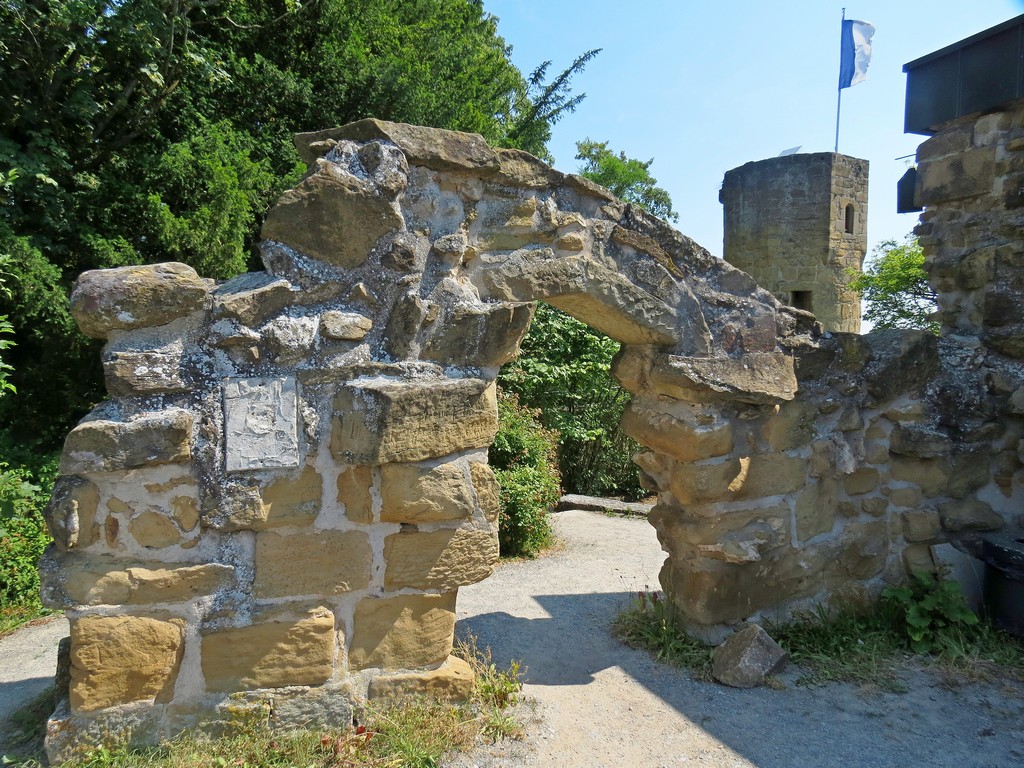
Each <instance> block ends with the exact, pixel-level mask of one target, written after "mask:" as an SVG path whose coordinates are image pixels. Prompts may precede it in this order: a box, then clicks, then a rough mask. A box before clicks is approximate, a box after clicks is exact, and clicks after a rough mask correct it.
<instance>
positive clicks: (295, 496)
mask: <svg viewBox="0 0 1024 768" xmlns="http://www.w3.org/2000/svg"><path fill="white" fill-rule="evenodd" d="M322 499H323V480H322V479H321V477H320V475H319V474H318V473H317V471H316V470H315V469H313V467H306V468H305V469H304V470H302V474H300V475H299V476H298V477H282V478H281V479H279V480H275V481H274V482H272V483H271V484H270V485H268V486H265V487H261V488H260V500H261V501H262V505H263V520H262V521H258V522H256V523H254V525H253V530H256V531H262V530H266V529H268V528H280V527H282V526H288V525H294V526H306V525H312V524H313V521H315V520H316V516H317V514H318V513H319V512H320V504H321V501H322Z"/></svg>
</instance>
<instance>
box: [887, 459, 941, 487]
mask: <svg viewBox="0 0 1024 768" xmlns="http://www.w3.org/2000/svg"><path fill="white" fill-rule="evenodd" d="M889 467H890V472H891V474H892V479H893V480H902V481H904V482H908V483H915V484H917V485H918V486H920V488H921V491H922V492H923V493H924V495H925V496H937V495H939V494H940V493H942V492H943V491H944V490H945V489H946V486H947V485H948V483H949V462H947V461H946V460H945V459H914V458H910V457H904V456H893V457H892V461H891V462H890V465H889Z"/></svg>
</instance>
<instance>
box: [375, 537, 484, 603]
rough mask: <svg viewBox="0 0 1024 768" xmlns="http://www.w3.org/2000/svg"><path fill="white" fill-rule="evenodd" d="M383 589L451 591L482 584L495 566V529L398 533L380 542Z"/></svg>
mask: <svg viewBox="0 0 1024 768" xmlns="http://www.w3.org/2000/svg"><path fill="white" fill-rule="evenodd" d="M384 560H385V561H386V562H387V570H386V571H385V572H384V588H385V589H389V590H398V589H402V588H403V587H412V588H414V589H440V590H444V591H447V590H452V589H455V588H456V587H461V586H465V585H466V584H475V583H476V582H478V581H483V580H484V579H486V578H487V577H488V576H490V575H491V573H492V572H493V571H494V566H495V565H497V563H498V533H497V531H496V530H490V531H486V530H478V529H472V528H459V529H457V530H451V529H443V530H440V531H431V532H429V533H423V532H420V531H402V532H401V533H394V534H392V535H390V536H388V537H386V538H385V539H384Z"/></svg>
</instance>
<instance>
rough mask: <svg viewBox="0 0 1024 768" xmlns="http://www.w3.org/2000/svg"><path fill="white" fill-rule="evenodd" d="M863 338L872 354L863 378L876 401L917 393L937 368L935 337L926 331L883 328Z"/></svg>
mask: <svg viewBox="0 0 1024 768" xmlns="http://www.w3.org/2000/svg"><path fill="white" fill-rule="evenodd" d="M863 339H864V340H865V342H866V343H868V344H869V345H870V346H871V355H872V359H871V362H870V363H869V364H868V366H867V368H866V369H865V371H864V382H865V384H866V385H867V389H868V392H869V393H870V394H871V395H872V396H873V397H875V398H877V399H878V400H879V401H886V400H891V399H894V398H895V397H896V396H898V395H900V394H903V393H915V394H916V393H920V392H921V391H922V389H923V388H924V386H925V385H926V384H927V383H928V382H929V381H931V380H932V379H933V378H934V377H935V375H936V374H937V373H938V371H939V355H938V338H937V337H936V336H935V334H933V333H931V332H930V331H907V330H903V329H900V328H885V329H880V330H877V331H873V332H872V333H870V334H867V335H866V336H864V337H863Z"/></svg>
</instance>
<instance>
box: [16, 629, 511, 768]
mask: <svg viewBox="0 0 1024 768" xmlns="http://www.w3.org/2000/svg"><path fill="white" fill-rule="evenodd" d="M456 654H458V655H460V656H462V658H464V659H466V661H468V662H469V664H470V666H471V667H472V668H473V670H474V671H475V672H476V675H477V680H476V686H475V688H474V691H473V696H472V698H471V700H470V701H469V702H466V703H451V702H448V701H444V700H437V699H430V698H424V697H407V698H402V699H397V700H392V701H387V702H370V703H369V704H368V705H367V706H366V707H365V708H363V709H362V710H361V711H360V712H359V716H358V721H359V725H358V726H357V727H355V728H352V727H350V726H349V724H348V723H345V724H339V727H338V728H331V729H313V730H308V731H299V732H291V733H275V732H273V731H271V730H270V729H268V728H267V727H265V726H263V725H252V726H245V727H243V728H242V729H241V730H240V731H239V732H238V733H236V734H234V735H232V736H230V737H225V738H220V739H209V738H206V737H204V736H201V735H196V734H192V733H185V734H182V735H181V736H178V737H177V738H175V739H173V740H171V741H169V742H167V743H165V744H161V745H160V746H157V747H150V748H146V749H128V748H118V749H108V748H100V749H97V750H95V751H94V752H93V753H91V754H90V755H89V756H88V757H86V758H83V759H81V760H76V761H73V762H69V763H65V764H64V767H63V768H197V767H198V766H202V767H203V768H436V766H437V765H438V764H439V762H440V760H441V758H442V757H443V756H444V755H445V754H447V753H451V752H458V751H465V750H468V749H470V748H472V747H474V746H475V745H476V744H477V743H478V742H479V741H480V740H489V741H497V740H499V739H517V738H522V736H523V727H522V725H521V724H520V723H519V721H518V719H517V718H516V715H515V712H514V711H513V709H514V705H516V704H517V703H519V701H520V692H521V690H522V682H521V680H520V679H519V676H520V674H521V672H522V671H523V670H521V668H520V666H519V664H518V663H516V662H513V663H512V664H511V665H510V666H509V667H508V668H507V669H501V668H499V667H498V666H497V665H496V664H495V663H494V661H493V660H492V658H491V652H490V649H484V650H482V651H481V650H479V648H478V647H477V643H476V639H475V638H473V637H472V636H470V637H468V638H467V639H466V640H465V641H463V642H461V643H459V645H458V647H457V648H456ZM52 697H53V691H52V690H50V691H48V692H47V694H46V695H45V696H40V697H39V700H38V701H36V702H34V703H33V706H31V707H26V708H25V709H23V710H22V713H19V715H17V716H16V717H18V718H21V719H20V720H19V723H21V724H22V729H23V732H24V734H25V736H24V739H23V740H22V741H23V742H30V741H34V751H33V752H32V754H31V756H28V757H22V758H13V757H8V756H4V757H3V759H2V761H0V764H2V765H7V766H16V767H17V768H39V767H40V766H41V765H42V764H43V763H42V760H43V758H42V753H41V750H40V746H41V736H42V730H41V729H43V728H44V727H45V722H46V718H47V717H48V716H49V714H50V712H51V711H52V709H53V707H52V701H53V698H52Z"/></svg>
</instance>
